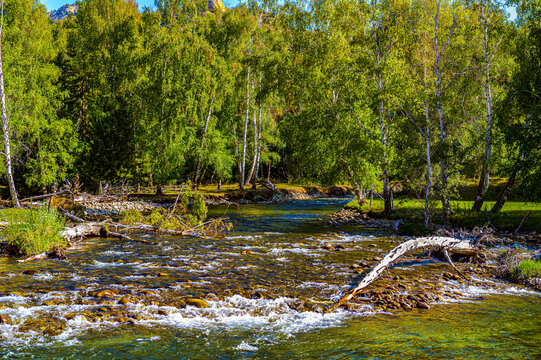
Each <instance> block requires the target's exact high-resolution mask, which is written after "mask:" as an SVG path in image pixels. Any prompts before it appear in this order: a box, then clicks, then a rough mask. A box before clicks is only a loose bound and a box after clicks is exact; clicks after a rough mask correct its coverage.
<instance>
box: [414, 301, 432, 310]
mask: <svg viewBox="0 0 541 360" xmlns="http://www.w3.org/2000/svg"><path fill="white" fill-rule="evenodd" d="M416 306H417V308H419V309H430V306H429V305H428V304H427V303H425V302H422V301H417V304H416Z"/></svg>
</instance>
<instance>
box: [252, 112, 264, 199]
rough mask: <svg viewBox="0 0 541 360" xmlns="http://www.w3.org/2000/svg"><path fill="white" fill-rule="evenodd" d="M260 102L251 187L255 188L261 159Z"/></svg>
mask: <svg viewBox="0 0 541 360" xmlns="http://www.w3.org/2000/svg"><path fill="white" fill-rule="evenodd" d="M261 128H262V125H261V104H259V126H258V128H257V161H256V164H255V174H254V182H253V184H252V189H254V190H255V189H256V188H257V177H258V175H259V163H260V161H261V132H262V130H261Z"/></svg>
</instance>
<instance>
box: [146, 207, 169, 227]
mask: <svg viewBox="0 0 541 360" xmlns="http://www.w3.org/2000/svg"><path fill="white" fill-rule="evenodd" d="M166 216H167V211H166V210H165V209H164V208H158V209H156V210H154V211H152V212H151V213H150V215H149V216H148V217H147V220H146V222H147V223H150V224H151V225H152V226H155V227H159V225H160V223H161V222H162V221H163V220H164V218H165V217H166Z"/></svg>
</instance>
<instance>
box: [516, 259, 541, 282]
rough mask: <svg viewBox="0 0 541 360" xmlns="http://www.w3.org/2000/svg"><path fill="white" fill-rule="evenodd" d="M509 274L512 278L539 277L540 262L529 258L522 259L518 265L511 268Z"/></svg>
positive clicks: (540, 271) (540, 270) (540, 275)
mask: <svg viewBox="0 0 541 360" xmlns="http://www.w3.org/2000/svg"><path fill="white" fill-rule="evenodd" d="M511 276H512V277H513V278H514V279H529V278H532V277H541V262H539V261H535V260H531V259H529V260H522V261H521V262H520V263H519V264H518V266H516V267H513V268H512V269H511Z"/></svg>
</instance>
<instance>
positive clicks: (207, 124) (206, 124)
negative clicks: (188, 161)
mask: <svg viewBox="0 0 541 360" xmlns="http://www.w3.org/2000/svg"><path fill="white" fill-rule="evenodd" d="M214 99H215V97H214V96H213V97H212V101H211V102H210V106H209V111H208V114H207V118H206V120H205V128H204V129H203V135H202V136H201V144H200V145H199V151H203V147H204V146H205V138H206V137H207V130H208V127H209V121H210V117H211V115H212V107H213V106H214ZM200 171H201V154H199V155H198V156H197V165H196V167H195V176H194V179H193V183H194V184H195V185H196V186H197V187H199V173H200Z"/></svg>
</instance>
